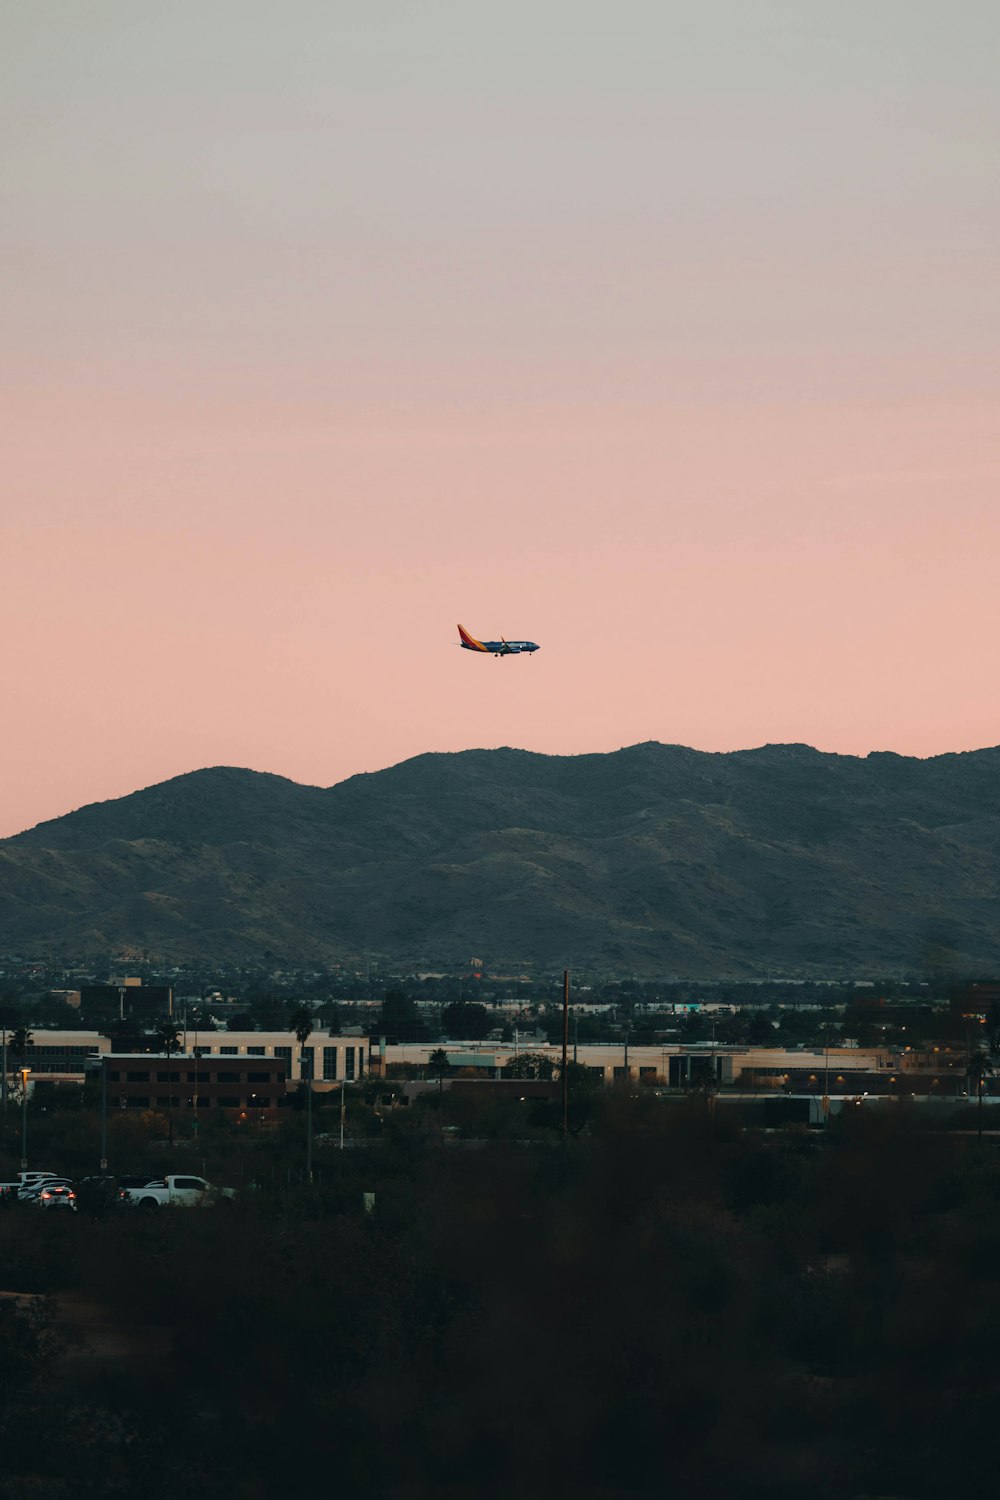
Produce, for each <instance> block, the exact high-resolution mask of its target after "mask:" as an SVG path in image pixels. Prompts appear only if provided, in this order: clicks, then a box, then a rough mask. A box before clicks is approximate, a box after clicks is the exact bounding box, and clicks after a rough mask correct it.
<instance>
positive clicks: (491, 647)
mask: <svg viewBox="0 0 1000 1500" xmlns="http://www.w3.org/2000/svg"><path fill="white" fill-rule="evenodd" d="M483 645H484V646H485V648H486V650H487V651H492V653H493V655H494V656H520V655H521V653H522V652H525V651H537V650H538V647H537V646H536V645H535V643H534V641H483ZM462 650H463V651H478V650H479V647H478V646H467V645H466V644H465V642H464V641H463V642H462Z"/></svg>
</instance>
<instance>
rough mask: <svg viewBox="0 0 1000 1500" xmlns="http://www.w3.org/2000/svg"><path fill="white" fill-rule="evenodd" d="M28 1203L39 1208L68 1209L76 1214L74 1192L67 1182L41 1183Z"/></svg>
mask: <svg viewBox="0 0 1000 1500" xmlns="http://www.w3.org/2000/svg"><path fill="white" fill-rule="evenodd" d="M28 1201H29V1202H31V1203H34V1204H37V1206H38V1207H39V1208H68V1209H72V1211H73V1213H76V1191H75V1189H74V1188H73V1187H72V1186H71V1184H70V1183H68V1182H43V1183H42V1185H41V1187H40V1189H39V1191H38V1192H37V1193H33V1194H32V1196H31V1198H30V1199H29V1200H28Z"/></svg>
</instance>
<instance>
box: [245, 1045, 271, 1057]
mask: <svg viewBox="0 0 1000 1500" xmlns="http://www.w3.org/2000/svg"><path fill="white" fill-rule="evenodd" d="M266 1056H267V1051H266V1049H265V1048H264V1047H248V1048H247V1057H266Z"/></svg>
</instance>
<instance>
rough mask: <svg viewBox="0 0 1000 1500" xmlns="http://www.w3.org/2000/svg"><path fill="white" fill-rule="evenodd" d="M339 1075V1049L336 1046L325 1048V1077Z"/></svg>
mask: <svg viewBox="0 0 1000 1500" xmlns="http://www.w3.org/2000/svg"><path fill="white" fill-rule="evenodd" d="M336 1076H337V1049H336V1047H324V1048H323V1077H324V1078H336Z"/></svg>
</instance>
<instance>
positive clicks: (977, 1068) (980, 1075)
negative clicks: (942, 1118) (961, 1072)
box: [969, 1052, 993, 1140]
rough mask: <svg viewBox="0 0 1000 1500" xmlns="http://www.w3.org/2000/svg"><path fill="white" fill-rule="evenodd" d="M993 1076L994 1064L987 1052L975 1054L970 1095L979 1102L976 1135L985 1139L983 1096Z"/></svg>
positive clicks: (971, 1071)
mask: <svg viewBox="0 0 1000 1500" xmlns="http://www.w3.org/2000/svg"><path fill="white" fill-rule="evenodd" d="M992 1076H993V1063H992V1061H991V1059H990V1057H989V1054H988V1053H986V1052H974V1053H973V1054H972V1056H971V1057H970V1058H969V1095H970V1097H971V1096H972V1095H973V1094H975V1096H976V1098H977V1099H978V1101H979V1111H978V1121H977V1129H976V1134H977V1135H978V1137H979V1139H980V1140H982V1138H983V1094H984V1092H985V1089H986V1080H987V1079H988V1078H992Z"/></svg>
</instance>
